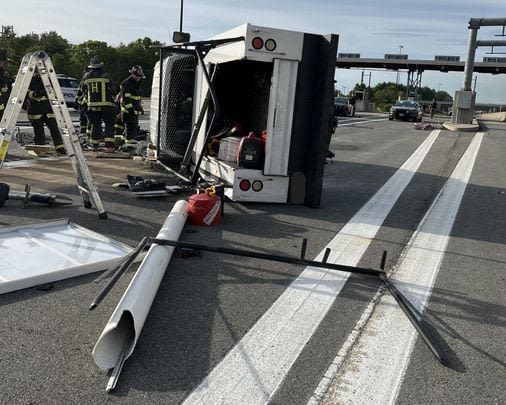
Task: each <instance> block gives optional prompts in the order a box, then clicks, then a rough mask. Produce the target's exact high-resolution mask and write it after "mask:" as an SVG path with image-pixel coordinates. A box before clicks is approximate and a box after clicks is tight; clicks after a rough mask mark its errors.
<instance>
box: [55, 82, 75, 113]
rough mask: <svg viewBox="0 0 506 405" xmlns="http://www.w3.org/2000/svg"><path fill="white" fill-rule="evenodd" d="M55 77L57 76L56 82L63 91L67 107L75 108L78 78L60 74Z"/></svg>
mask: <svg viewBox="0 0 506 405" xmlns="http://www.w3.org/2000/svg"><path fill="white" fill-rule="evenodd" d="M56 77H57V78H58V83H59V85H60V88H61V91H62V93H63V97H64V99H65V103H66V104H67V106H68V107H72V108H76V109H77V104H76V96H77V89H78V88H79V80H77V79H75V78H73V77H69V76H65V75H61V74H58V75H56Z"/></svg>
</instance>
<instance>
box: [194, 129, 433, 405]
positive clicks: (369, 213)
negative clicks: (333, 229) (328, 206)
mask: <svg viewBox="0 0 506 405" xmlns="http://www.w3.org/2000/svg"><path fill="white" fill-rule="evenodd" d="M439 132H440V131H439V130H437V131H433V132H432V133H431V134H430V135H429V136H428V137H427V139H426V140H425V141H424V142H423V143H422V144H421V145H420V146H419V147H418V149H417V150H416V151H415V152H414V153H413V154H412V155H411V157H410V158H409V159H408V160H407V161H406V162H405V163H404V164H403V165H402V166H401V168H400V169H399V170H398V171H397V172H396V173H395V174H394V175H393V176H392V177H391V178H390V179H389V180H388V181H387V182H386V183H385V184H384V185H383V187H382V188H381V189H380V190H379V191H378V192H377V193H376V194H375V195H374V196H373V197H372V198H371V199H370V200H369V202H367V203H366V204H365V205H364V207H363V208H362V209H361V210H360V211H359V212H358V213H357V214H356V215H355V216H354V217H353V218H352V219H351V220H350V221H349V222H348V224H346V226H344V227H343V229H342V230H341V231H340V232H339V233H338V234H337V235H336V236H335V237H334V238H333V239H332V241H331V242H330V243H329V244H328V245H327V246H326V248H330V249H331V250H332V253H331V255H330V257H329V259H328V261H329V262H332V263H338V264H343V265H350V266H355V265H357V264H358V262H359V261H360V259H361V258H362V256H363V254H364V253H365V252H366V250H367V248H368V247H369V245H370V243H371V241H372V239H373V238H374V237H375V235H376V233H377V232H378V230H379V229H380V227H381V224H382V223H383V221H384V220H385V218H386V216H387V215H388V213H389V212H390V211H391V209H392V207H393V206H394V204H395V203H396V201H397V199H398V198H399V197H400V195H401V194H402V192H403V191H404V189H405V188H406V186H407V185H408V184H409V182H410V181H411V179H412V178H413V176H414V174H415V173H416V171H417V170H418V168H419V166H420V164H421V163H422V161H423V159H424V158H425V156H426V155H427V153H428V152H429V150H430V148H431V146H432V144H433V143H434V141H435V140H436V138H437V136H438V135H439ZM325 250H326V249H323V250H322V252H320V254H319V255H318V256H317V257H316V259H315V260H321V259H322V258H323V254H324V252H325ZM348 276H349V274H348V273H342V272H335V271H327V270H324V269H317V268H312V267H307V268H305V269H304V271H303V272H302V273H301V274H300V275H299V277H297V279H295V280H294V281H293V282H292V284H291V285H290V286H289V287H288V288H287V289H286V290H285V292H284V293H283V294H282V295H281V296H280V297H279V298H278V300H277V301H276V302H275V303H274V304H273V305H272V306H271V308H270V309H269V310H268V311H267V312H265V313H264V315H263V316H262V317H261V318H260V319H259V320H258V321H257V323H256V324H255V325H254V326H253V327H252V328H251V329H250V330H249V332H248V333H247V334H246V335H244V337H243V338H242V339H241V340H240V341H239V343H237V345H236V346H235V347H234V348H233V349H232V350H231V351H230V352H229V353H228V354H227V355H226V356H225V358H224V359H223V360H222V361H221V363H219V364H218V365H217V366H216V367H215V368H214V369H213V370H212V372H211V373H210V374H209V375H208V376H207V377H206V378H205V379H204V381H203V382H202V383H201V384H200V385H199V386H198V387H197V388H196V389H195V390H194V391H193V392H192V393H191V394H190V396H189V397H188V398H187V399H186V401H185V403H187V404H193V403H203V404H214V403H228V404H241V403H242V404H246V403H247V404H256V403H265V402H267V401H269V399H270V398H271V397H272V396H273V394H274V393H275V391H276V389H277V388H278V387H279V386H280V384H281V383H282V382H283V379H284V377H285V376H286V374H287V373H288V371H289V370H290V368H291V367H292V365H293V363H294V362H295V361H296V359H297V357H298V356H299V355H300V353H301V352H302V350H303V349H304V346H305V345H306V344H307V342H308V341H309V339H310V338H311V336H312V335H313V333H314V332H315V330H316V329H317V328H318V326H319V324H320V322H321V321H322V320H323V318H324V317H325V315H326V314H327V312H328V310H329V309H330V307H331V306H332V303H333V302H334V300H335V298H336V297H337V296H338V294H339V292H340V291H341V289H342V288H343V286H344V284H345V283H346V280H347V279H348Z"/></svg>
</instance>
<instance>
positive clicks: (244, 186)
mask: <svg viewBox="0 0 506 405" xmlns="http://www.w3.org/2000/svg"><path fill="white" fill-rule="evenodd" d="M239 188H240V189H241V191H248V190H249V189H250V188H251V182H250V181H249V180H246V179H244V180H241V182H240V183H239Z"/></svg>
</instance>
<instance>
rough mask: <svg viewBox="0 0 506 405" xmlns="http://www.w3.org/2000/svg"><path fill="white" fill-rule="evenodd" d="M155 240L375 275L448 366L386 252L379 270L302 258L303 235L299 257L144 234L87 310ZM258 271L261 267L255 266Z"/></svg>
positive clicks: (167, 243)
mask: <svg viewBox="0 0 506 405" xmlns="http://www.w3.org/2000/svg"><path fill="white" fill-rule="evenodd" d="M152 243H154V244H157V245H162V246H173V247H176V248H182V249H191V250H193V251H207V252H213V253H221V254H228V255H234V256H242V257H250V258H254V259H261V260H269V261H275V262H281V263H289V264H295V265H300V266H311V267H318V268H325V269H329V270H333V271H345V272H348V273H357V274H365V275H368V276H374V277H378V278H379V279H380V280H381V281H382V283H383V284H384V285H385V287H386V288H387V290H388V291H389V292H390V294H391V295H392V297H393V298H394V299H395V301H396V302H397V303H398V304H399V307H400V308H401V310H402V311H403V312H404V313H405V314H406V316H407V318H408V320H409V321H410V322H411V324H412V325H413V327H414V328H415V330H416V331H417V332H418V334H419V335H420V336H421V337H422V339H423V341H424V342H425V344H426V345H427V347H428V348H429V349H430V351H431V352H432V354H433V355H434V357H436V359H437V360H438V361H439V362H440V363H441V364H442V365H444V366H446V367H449V361H448V360H447V358H446V356H445V355H444V353H443V351H442V350H441V349H440V348H439V347H438V346H437V344H436V343H435V342H434V339H433V338H432V337H431V336H430V335H429V333H428V332H427V330H426V329H425V326H424V324H423V323H422V321H421V319H422V315H421V314H420V312H418V310H417V309H416V308H415V307H414V306H413V305H412V304H411V303H410V302H409V301H408V300H407V299H406V298H405V297H404V296H403V295H402V294H401V292H400V291H399V290H398V289H397V288H396V287H395V285H394V284H393V283H392V282H391V281H390V280H389V278H388V277H387V274H386V273H385V271H384V267H385V262H386V252H383V256H382V258H381V266H380V267H381V270H375V269H371V268H364V267H354V266H345V265H341V264H335V263H328V262H327V259H328V257H329V255H330V252H331V251H330V248H327V249H326V250H325V253H324V255H323V259H322V261H321V262H320V261H316V260H307V259H306V258H305V253H306V247H307V240H306V239H304V240H303V242H302V247H301V252H300V258H297V257H290V256H283V255H273V254H269V253H259V252H253V251H250V250H243V249H234V248H226V247H218V246H208V245H201V244H196V243H189V242H181V241H177V240H167V239H158V238H150V237H144V238H143V239H142V240H141V242H140V243H139V244H138V245H137V247H136V248H135V249H134V250H133V251H132V252H131V253H130V254H129V255H127V256H126V257H125V258H124V259H123V260H122V261H121V262H120V263H118V264H116V265H115V266H114V267H112V268H110V269H109V270H107V271H106V272H104V273H103V274H102V275H101V276H100V277H99V278H98V279H97V280H96V281H100V280H103V279H104V278H106V277H108V276H109V275H111V274H112V276H111V278H110V280H109V281H108V283H107V284H106V285H105V286H104V287H103V288H102V290H101V291H100V292H99V293H98V295H97V297H96V298H95V300H94V301H93V303H92V304H91V305H90V308H89V309H90V310H93V309H94V308H96V307H97V305H98V304H100V302H102V301H103V299H104V298H105V297H106V296H107V294H108V293H109V291H110V290H111V289H112V288H113V287H114V285H115V284H116V282H117V281H118V280H119V278H120V277H121V276H122V275H123V274H124V273H125V272H126V271H127V270H128V268H129V267H130V266H131V264H132V263H133V261H134V260H135V258H136V257H137V256H138V255H139V254H140V252H142V250H143V249H144V248H145V247H146V246H148V245H149V244H152ZM259 271H261V270H259Z"/></svg>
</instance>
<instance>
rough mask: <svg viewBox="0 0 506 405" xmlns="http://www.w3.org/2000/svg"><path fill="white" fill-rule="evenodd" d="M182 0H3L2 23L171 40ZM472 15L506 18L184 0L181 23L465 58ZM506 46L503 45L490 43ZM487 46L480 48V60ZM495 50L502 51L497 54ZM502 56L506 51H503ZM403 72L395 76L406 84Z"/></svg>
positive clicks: (368, 52)
mask: <svg viewBox="0 0 506 405" xmlns="http://www.w3.org/2000/svg"><path fill="white" fill-rule="evenodd" d="M179 6H180V0H136V1H131V0H122V1H118V0H102V1H99V0H87V1H83V0H81V1H78V0H51V1H49V0H24V1H18V2H9V5H8V6H5V7H3V10H2V13H1V14H0V22H1V25H13V26H14V31H15V32H16V33H17V34H21V35H22V34H26V33H29V32H35V33H41V32H44V31H51V30H54V31H56V32H58V33H59V34H61V35H62V36H64V37H65V38H67V39H68V40H70V41H71V42H72V43H79V42H83V41H85V40H88V39H96V40H102V41H106V42H108V43H109V44H112V45H117V44H119V43H120V42H123V43H128V42H130V41H132V40H135V39H137V38H141V37H145V36H148V37H151V38H153V39H157V40H160V41H163V42H170V38H171V33H172V31H174V30H177V29H178V28H179ZM470 18H506V1H505V0H480V1H471V0H446V1H440V0H439V1H438V0H404V1H401V0H395V1H394V0H339V1H337V0H335V1H330V0H306V1H300V0H291V1H288V0H277V1H274V0H270V1H267V0H256V1H238V0H213V1H204V0H185V1H184V19H183V30H184V31H187V32H190V33H191V34H192V39H193V40H199V39H206V38H209V37H211V36H214V35H216V34H218V33H220V32H223V31H226V30H228V29H230V28H233V27H235V26H237V25H240V24H243V23H245V22H250V23H253V24H257V25H264V26H272V27H278V28H286V29H292V30H296V31H305V32H314V33H321V34H327V33H336V34H339V35H340V38H339V52H353V53H360V54H361V56H362V57H373V58H374V57H382V56H383V55H384V54H385V53H398V52H399V45H402V46H403V49H402V52H403V53H405V54H408V55H409V58H410V59H433V58H434V56H435V55H459V56H460V58H461V60H465V58H466V53H467V41H468V35H469V34H468V29H467V23H468V21H469V19H470ZM499 33H500V28H499V27H486V28H482V29H480V31H479V34H478V39H506V38H496V37H494V35H495V34H499ZM500 50H501V51H504V52H506V47H503V48H496V51H500ZM489 51H490V50H489V49H487V48H478V50H477V53H476V61H481V60H482V58H483V56H486V52H489ZM497 56H501V55H497ZM502 56H506V55H502ZM360 77H361V71H360V70H341V69H339V70H337V71H336V80H337V84H336V85H337V87H339V88H345V89H346V90H348V89H349V88H350V87H353V86H354V85H355V83H357V82H359V81H360ZM395 80H396V73H395V72H381V71H372V72H371V85H375V84H377V83H379V82H382V81H392V82H395ZM406 80H407V74H406V73H401V75H400V81H401V82H402V83H404V84H406ZM462 80H463V73H446V74H444V73H439V72H425V73H424V74H423V77H422V85H426V86H429V87H431V88H434V89H439V88H440V89H441V90H445V91H447V92H449V93H450V94H452V95H453V93H454V91H455V90H458V89H459V88H460V87H461V86H462ZM476 91H477V100H478V102H493V103H506V75H498V76H491V75H478V79H477V85H476Z"/></svg>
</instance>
